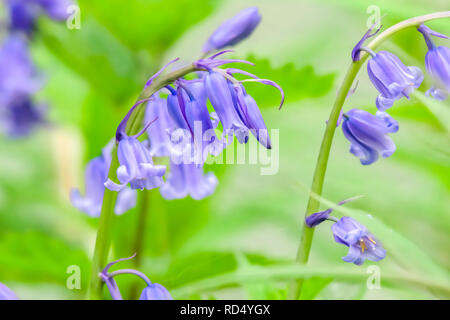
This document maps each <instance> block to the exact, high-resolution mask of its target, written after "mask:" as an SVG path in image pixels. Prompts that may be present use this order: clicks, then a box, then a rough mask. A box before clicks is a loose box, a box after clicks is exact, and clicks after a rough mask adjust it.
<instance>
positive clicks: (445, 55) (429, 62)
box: [417, 25, 450, 100]
mask: <svg viewBox="0 0 450 320" xmlns="http://www.w3.org/2000/svg"><path fill="white" fill-rule="evenodd" d="M417 30H418V31H420V32H421V33H422V34H423V36H424V38H425V42H426V43H427V46H428V52H427V54H426V56H425V67H426V69H427V71H428V73H429V74H430V75H431V77H432V78H433V82H434V85H433V87H431V88H430V89H429V90H428V91H427V95H430V94H431V95H432V96H433V97H434V98H435V99H437V100H445V99H446V98H447V97H448V95H449V93H450V48H448V47H444V46H436V45H435V44H434V42H433V40H432V39H431V36H435V37H439V38H444V39H449V37H447V36H446V35H443V34H441V33H438V32H436V31H433V30H431V29H430V28H428V27H427V26H425V25H421V26H420V27H419V28H417Z"/></svg>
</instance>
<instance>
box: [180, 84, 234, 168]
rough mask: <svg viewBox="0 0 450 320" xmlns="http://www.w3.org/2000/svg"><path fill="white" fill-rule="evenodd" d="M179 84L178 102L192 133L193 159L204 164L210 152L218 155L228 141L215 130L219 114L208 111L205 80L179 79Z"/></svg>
mask: <svg viewBox="0 0 450 320" xmlns="http://www.w3.org/2000/svg"><path fill="white" fill-rule="evenodd" d="M179 84H180V86H179V87H178V91H177V95H178V102H179V105H180V109H181V110H184V117H185V119H186V123H187V125H188V127H189V131H190V134H191V141H190V147H191V150H189V151H190V152H191V153H193V155H192V158H193V160H194V161H195V162H196V163H197V164H199V165H202V164H203V163H204V161H205V160H206V158H207V156H208V154H212V155H214V156H216V155H218V154H219V153H220V152H222V150H223V149H224V148H225V147H226V146H227V143H226V141H220V140H219V138H218V137H217V136H216V133H215V131H214V129H215V128H216V127H217V125H218V121H217V114H216V113H212V114H210V113H209V111H208V107H207V105H206V102H207V96H206V90H205V87H204V84H203V81H202V80H198V81H196V80H193V81H183V82H182V81H179Z"/></svg>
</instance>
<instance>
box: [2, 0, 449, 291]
mask: <svg viewBox="0 0 450 320" xmlns="http://www.w3.org/2000/svg"><path fill="white" fill-rule="evenodd" d="M78 3H79V5H80V8H81V29H79V30H76V29H75V30H69V29H67V28H66V27H65V25H64V24H58V23H55V22H52V21H49V20H46V19H41V20H40V21H39V28H40V31H39V33H38V34H37V35H36V39H35V40H34V41H33V43H32V54H33V58H34V59H35V61H36V64H37V65H38V66H39V68H40V69H41V70H42V72H43V73H45V74H46V77H47V79H48V82H47V85H46V87H45V89H44V90H43V91H42V92H40V93H39V100H42V101H47V102H48V103H49V105H50V108H49V117H50V120H51V125H50V126H49V127H47V128H45V129H40V130H38V131H37V132H35V133H34V134H33V135H32V136H30V137H28V138H26V139H20V140H9V139H6V138H4V137H2V138H0V150H1V154H0V281H1V282H3V283H5V284H7V285H8V286H9V287H10V288H11V289H13V290H14V291H15V292H16V294H17V295H18V296H19V297H20V298H23V299H80V298H83V296H84V294H85V293H86V290H87V287H88V278H89V274H90V269H89V268H90V258H91V255H92V251H93V245H94V241H95V233H96V227H97V223H98V220H97V219H95V218H88V217H87V216H85V215H84V214H83V213H81V212H79V211H77V210H76V209H75V208H73V207H72V206H71V204H70V202H69V197H68V195H69V192H70V188H72V187H82V186H83V183H84V181H83V176H84V166H85V164H86V163H87V161H88V160H89V159H91V158H93V157H95V156H97V155H99V153H100V150H101V148H102V147H103V146H104V145H105V144H106V143H107V142H108V140H109V139H110V138H111V137H112V136H113V134H114V131H115V128H116V126H117V124H118V122H119V121H120V119H121V118H122V117H123V116H124V114H125V113H126V111H127V110H128V109H129V107H130V106H131V105H132V104H133V102H134V100H135V99H136V97H137V96H138V94H139V92H140V90H141V89H142V87H143V84H144V83H145V80H146V79H147V78H148V77H149V76H150V75H152V74H153V73H154V72H155V71H156V70H157V69H159V67H160V66H161V65H162V64H164V63H165V62H167V61H169V60H171V59H173V58H174V57H181V59H182V60H183V61H185V62H189V61H192V60H194V59H196V58H198V57H199V55H200V51H201V47H202V45H203V43H204V41H206V39H207V37H208V35H209V34H210V33H211V32H212V31H213V30H214V29H215V28H216V27H217V26H218V25H219V24H220V23H221V22H222V21H223V20H225V19H227V18H229V17H231V16H233V15H234V14H235V13H237V12H238V11H239V10H241V9H243V8H245V7H248V6H251V5H257V6H258V7H259V8H260V12H261V14H262V16H263V19H262V22H261V24H260V26H259V27H258V28H257V29H256V31H255V32H254V34H253V35H252V36H251V37H250V38H249V39H247V40H246V41H244V42H243V43H241V44H239V45H238V46H237V47H236V48H235V49H236V52H235V53H234V56H235V57H239V58H246V59H249V60H251V61H253V62H255V64H256V66H255V67H245V69H246V70H247V71H249V72H252V73H255V74H257V75H259V76H261V77H263V78H267V79H272V80H274V81H277V82H278V83H279V84H280V85H281V86H282V87H283V88H284V90H285V93H286V96H287V98H286V104H285V106H284V107H283V109H282V110H281V111H279V110H277V103H278V100H279V95H278V93H277V92H276V90H274V89H271V88H270V87H269V88H268V87H265V86H258V85H256V84H249V85H248V89H249V91H250V93H251V94H252V95H253V96H254V97H255V99H256V101H257V102H258V104H259V106H260V108H261V109H262V113H263V116H264V118H265V121H266V124H267V125H268V126H269V127H270V128H272V129H279V133H280V134H279V140H280V141H279V160H280V165H279V172H278V173H277V174H276V175H271V176H262V175H260V169H261V166H258V165H251V166H250V165H237V164H236V165H212V166H209V167H207V169H206V170H207V171H210V170H213V171H214V172H215V173H216V174H217V176H218V178H219V181H220V182H219V186H218V188H217V190H216V192H215V193H214V195H212V196H211V197H209V198H207V199H205V200H203V201H199V202H196V201H194V200H191V199H185V200H175V201H170V202H169V201H165V200H163V199H162V198H161V197H160V196H159V193H158V191H150V192H148V196H149V199H150V201H149V203H150V204H149V216H148V219H147V224H148V225H147V228H148V232H147V233H146V235H145V241H144V255H143V256H142V261H141V265H140V270H141V271H143V272H144V273H146V274H147V275H148V276H149V277H150V279H151V280H152V281H154V282H158V283H161V284H163V285H164V286H166V287H167V288H168V289H169V290H170V291H171V292H172V294H173V296H174V298H190V299H224V298H232V299H247V298H250V299H281V298H284V297H285V296H286V286H287V283H288V282H289V281H290V280H291V279H293V278H295V277H296V276H298V273H299V272H300V271H298V270H300V269H298V268H297V269H296V268H295V267H293V266H292V264H291V262H292V261H293V259H294V257H295V253H296V250H297V245H298V241H299V230H300V226H301V218H302V216H303V213H304V210H305V207H306V198H307V189H306V187H305V186H309V185H310V181H311V178H312V172H313V169H314V165H315V160H316V157H317V153H318V150H319V146H320V142H321V139H322V135H323V131H324V129H325V120H326V119H327V118H328V114H329V112H330V108H331V105H332V103H333V100H334V98H335V95H336V90H337V86H338V85H339V82H340V81H341V79H342V77H343V74H344V72H345V71H346V68H347V66H348V64H349V63H350V52H351V49H352V48H353V46H354V45H355V43H356V42H357V41H358V40H359V39H360V38H361V36H362V34H363V33H364V32H365V31H366V28H367V27H366V21H367V19H368V16H369V15H368V14H367V12H366V9H367V7H368V6H369V5H374V4H375V5H377V6H379V8H380V10H381V11H380V12H381V15H382V16H383V15H385V16H384V18H383V25H384V26H385V27H389V26H390V25H392V24H394V23H396V22H399V21H401V20H403V19H407V18H410V17H413V16H417V15H423V14H427V13H431V12H434V11H444V10H448V1H445V0H442V1H437V0H435V1H426V0H421V1H417V0H416V1H411V0H403V1H396V2H393V1H377V3H373V1H358V2H355V1H349V0H345V1H342V0H341V1H332V0H322V1H294V0H283V1H268V0H260V1H247V0H246V1H238V0H233V1H231V0H229V1H228V0H221V1H217V0H205V1H193V0H177V1H162V0H128V1H123V0H108V1H106V0H96V1H91V0H78ZM429 26H430V27H433V28H435V29H436V30H437V31H439V32H442V33H445V34H450V23H449V21H448V20H446V21H437V22H433V23H430V24H429ZM438 42H439V43H445V40H439V41H438ZM447 45H448V43H447ZM382 48H384V49H386V50H390V51H392V52H394V53H395V54H397V55H398V56H399V57H400V58H401V59H402V60H403V62H404V63H405V64H407V65H417V66H419V67H420V68H421V69H422V70H424V57H425V54H426V45H425V42H424V41H423V38H422V37H421V35H420V34H419V33H418V32H416V31H415V30H413V29H411V30H407V31H404V32H402V33H401V34H399V35H397V36H395V37H394V38H392V40H391V41H388V42H386V43H385V44H384V45H383V46H382ZM357 79H358V80H359V85H358V89H357V91H356V93H355V94H354V95H353V96H351V98H349V99H348V100H347V102H346V105H345V106H344V109H345V110H348V109H350V108H354V107H358V108H364V109H366V110H369V111H375V106H374V105H375V104H374V102H375V97H376V95H377V92H376V90H375V89H374V88H373V87H372V86H371V84H370V81H369V79H368V77H367V74H366V72H365V70H364V69H363V70H362V71H361V72H360V74H359V75H358V77H357ZM430 85H431V82H430V79H429V78H428V77H426V79H425V81H424V83H423V85H422V86H421V88H420V90H419V91H420V92H419V93H417V94H415V95H414V96H413V97H412V98H411V100H409V101H408V100H406V99H404V100H402V101H401V102H398V103H396V105H395V106H394V107H393V108H392V109H390V113H391V115H392V116H393V117H394V118H396V119H397V120H398V121H399V122H400V131H399V132H398V133H396V134H395V135H393V136H392V137H393V139H394V141H395V143H396V145H397V151H396V152H395V154H394V155H393V156H392V157H390V158H388V159H382V160H379V161H378V162H376V163H375V164H373V165H371V166H366V167H364V166H362V165H360V163H359V160H358V159H357V158H356V157H354V156H353V155H351V154H350V153H349V152H348V149H349V143H348V141H347V140H346V139H345V138H344V137H343V135H342V132H341V130H340V129H338V130H337V131H336V136H335V141H334V143H333V148H332V153H331V158H330V163H329V166H328V172H327V177H326V182H325V188H324V194H323V196H324V197H325V198H326V199H328V200H330V201H332V202H338V201H340V200H342V199H346V198H349V197H352V196H355V195H365V197H364V198H363V199H361V200H358V201H355V202H354V203H351V204H349V205H348V206H347V208H353V209H355V210H352V211H351V212H350V214H354V215H355V216H358V217H360V218H361V219H362V220H364V219H366V220H364V222H365V223H366V224H367V226H368V227H369V229H370V230H372V231H373V232H374V233H375V234H376V235H377V237H378V238H379V239H380V240H381V241H382V242H383V244H384V245H385V247H386V248H387V249H388V253H387V257H386V259H385V260H383V261H381V262H380V263H377V264H375V263H371V262H370V261H368V262H366V263H365V264H364V265H363V266H361V267H358V266H354V265H350V264H346V263H345V262H343V261H342V260H341V257H342V256H344V255H345V254H346V252H347V248H346V247H344V246H342V245H338V244H337V243H335V242H334V240H333V238H332V233H331V230H330V224H326V223H324V224H323V225H321V226H320V227H318V228H317V229H318V230H317V232H316V235H315V240H314V243H313V247H312V251H311V259H310V265H309V266H308V267H307V268H305V269H304V270H303V271H301V272H303V274H305V275H306V276H308V279H309V280H308V281H307V283H306V288H305V291H304V296H303V298H318V299H319V298H320V299H381V298H384V299H423V298H425V299H434V298H443V297H444V298H449V296H448V294H449V291H450V289H449V288H450V280H449V276H448V271H449V268H450V254H449V245H450V240H449V236H448V235H449V231H450V218H449V209H450V200H449V189H450V179H449V178H450V166H449V160H450V148H449V146H450V140H449V129H450V116H449V114H450V109H449V108H450V106H449V104H448V102H447V103H445V102H444V103H442V102H436V101H433V100H431V99H428V98H426V97H424V95H423V92H425V90H426V89H427V88H429V86H430ZM323 208H326V205H323ZM367 214H370V215H371V217H372V218H370V217H369V218H368V216H367ZM137 224H138V216H137V212H136V209H133V210H131V211H130V212H127V213H126V214H124V215H123V216H120V217H118V218H117V219H116V223H115V230H114V243H113V250H112V253H111V259H116V258H120V257H126V256H130V255H131V254H132V253H133V252H134V251H133V250H134V242H135V237H136V234H135V232H134V230H135V229H136V225H137ZM71 265H78V266H79V267H80V268H81V277H82V282H81V289H80V290H69V289H67V288H66V280H67V278H68V276H69V274H67V273H66V270H67V268H68V266H71ZM370 265H377V266H379V267H380V268H381V289H378V290H369V289H368V288H367V285H366V280H367V277H368V274H367V273H366V271H367V267H368V266H370ZM122 266H123V267H125V266H133V262H129V263H128V262H127V263H123V264H122ZM402 277H403V278H402ZM405 277H407V278H408V279H407V280H408V281H405V279H404V278H405ZM118 283H119V286H120V287H121V288H122V290H123V292H124V296H127V294H128V293H129V292H131V291H132V290H133V289H132V287H133V283H132V278H129V277H124V278H120V279H118ZM429 283H431V285H427V284H429ZM433 284H436V286H433ZM142 285H143V283H142V284H141V283H140V284H139V288H141V287H142ZM438 287H440V288H438ZM438 289H440V290H438ZM445 289H446V290H445ZM105 297H108V294H107V293H106V292H105Z"/></svg>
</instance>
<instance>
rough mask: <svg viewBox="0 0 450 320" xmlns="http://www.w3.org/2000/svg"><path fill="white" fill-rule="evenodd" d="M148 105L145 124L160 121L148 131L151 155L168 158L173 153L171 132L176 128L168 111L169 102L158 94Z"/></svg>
mask: <svg viewBox="0 0 450 320" xmlns="http://www.w3.org/2000/svg"><path fill="white" fill-rule="evenodd" d="M154 97H155V98H154V99H152V100H150V101H149V102H148V103H147V108H146V113H145V122H146V123H148V122H150V121H152V120H153V119H158V121H156V122H155V123H154V124H153V125H151V126H149V127H148V129H147V134H148V138H149V141H150V154H151V155H152V156H156V157H166V156H169V155H170V153H171V147H170V144H171V143H170V132H171V130H172V129H173V127H174V123H173V120H172V118H171V117H170V115H169V112H168V110H167V100H165V99H162V98H160V97H159V96H158V94H155V95H154Z"/></svg>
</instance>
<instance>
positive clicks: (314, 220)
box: [305, 196, 362, 228]
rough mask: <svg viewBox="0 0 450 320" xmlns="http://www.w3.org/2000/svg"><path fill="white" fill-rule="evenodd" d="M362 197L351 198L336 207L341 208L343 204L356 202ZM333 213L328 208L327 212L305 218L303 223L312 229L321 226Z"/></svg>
mask: <svg viewBox="0 0 450 320" xmlns="http://www.w3.org/2000/svg"><path fill="white" fill-rule="evenodd" d="M361 197H362V196H356V197H352V198H349V199H346V200H342V201H340V202H338V204H337V205H338V206H342V205H343V204H346V203H348V202H350V201H353V200H357V199H359V198H361ZM332 212H333V209H332V208H328V209H327V210H324V211H319V212H316V213H313V214H311V215H310V216H308V217H306V218H305V223H306V225H307V226H308V227H310V228H313V227H315V226H317V225H319V224H321V223H322V222H324V221H325V220H327V219H328V218H329V217H330V214H331V213H332Z"/></svg>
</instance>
